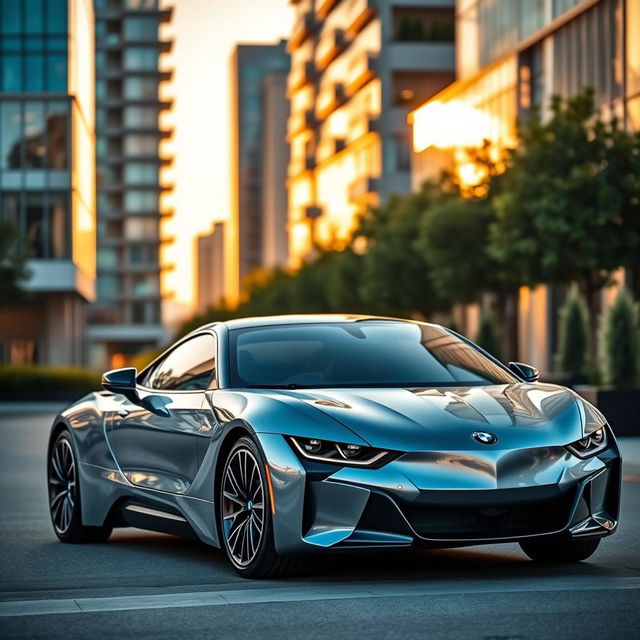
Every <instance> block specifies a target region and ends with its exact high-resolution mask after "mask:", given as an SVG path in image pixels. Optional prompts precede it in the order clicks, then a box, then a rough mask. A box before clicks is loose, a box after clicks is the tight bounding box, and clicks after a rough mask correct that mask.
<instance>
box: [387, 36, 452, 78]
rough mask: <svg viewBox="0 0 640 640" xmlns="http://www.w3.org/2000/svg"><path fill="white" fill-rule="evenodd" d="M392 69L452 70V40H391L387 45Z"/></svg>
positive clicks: (418, 70) (416, 70) (415, 70)
mask: <svg viewBox="0 0 640 640" xmlns="http://www.w3.org/2000/svg"><path fill="white" fill-rule="evenodd" d="M389 66H390V67H391V69H392V70H393V71H414V72H420V71H453V69H454V68H455V46H454V44H453V42H393V43H391V44H390V45H389Z"/></svg>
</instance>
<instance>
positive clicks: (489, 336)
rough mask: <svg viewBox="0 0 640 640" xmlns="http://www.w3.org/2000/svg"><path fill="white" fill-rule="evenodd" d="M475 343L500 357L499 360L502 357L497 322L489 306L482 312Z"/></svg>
mask: <svg viewBox="0 0 640 640" xmlns="http://www.w3.org/2000/svg"><path fill="white" fill-rule="evenodd" d="M475 343H476V344H477V345H478V346H480V347H482V348H483V349H484V350H485V351H488V352H489V353H490V354H491V355H492V356H494V357H495V358H498V360H501V359H502V354H501V352H502V349H501V348H500V339H499V338H498V332H497V330H496V323H495V320H494V317H493V314H492V313H491V311H490V310H489V309H488V308H484V309H483V310H482V313H481V314H480V326H479V327H478V334H477V335H476V339H475Z"/></svg>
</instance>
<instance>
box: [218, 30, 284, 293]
mask: <svg viewBox="0 0 640 640" xmlns="http://www.w3.org/2000/svg"><path fill="white" fill-rule="evenodd" d="M286 45H287V43H286V41H284V40H281V41H280V42H278V43H277V44H239V45H237V46H236V47H235V49H234V51H233V55H232V56H231V73H230V77H231V91H230V96H231V194H232V202H231V212H230V213H231V215H230V217H229V222H228V224H227V225H226V239H225V256H226V257H225V282H226V284H225V298H226V300H227V301H228V303H229V304H230V305H235V304H236V303H237V302H238V299H239V297H240V295H241V293H242V287H243V283H244V282H245V280H246V278H247V276H248V275H249V274H250V273H251V272H252V271H254V270H256V269H259V268H261V267H262V266H264V253H263V251H264V246H263V245H264V241H265V240H264V239H265V235H264V224H265V223H264V213H265V208H264V207H265V196H267V197H273V196H274V194H271V195H270V194H269V192H268V190H267V188H266V185H265V184H264V179H265V177H269V178H270V179H275V178H276V176H277V175H278V174H280V173H283V170H282V171H280V170H278V166H282V167H286V163H287V149H286V146H285V145H284V144H279V145H275V144H272V145H271V149H272V151H273V156H272V157H270V158H268V159H267V158H266V157H265V155H264V152H263V148H264V144H265V141H266V140H267V139H268V140H272V141H273V136H272V135H269V132H270V131H271V132H273V129H272V126H273V123H269V122H267V121H265V117H266V116H271V117H274V118H276V119H280V120H281V121H282V122H283V123H284V122H286V118H287V110H286V105H285V109H284V110H283V109H282V108H279V109H275V110H273V109H268V108H266V107H274V106H277V105H276V104H275V103H274V101H273V100H272V99H269V100H267V95H266V94H265V90H267V89H269V88H270V87H271V85H270V84H269V83H268V79H267V76H271V75H272V74H274V73H275V74H278V73H286V72H287V71H288V70H289V55H288V54H287V50H286ZM265 83H266V84H265ZM276 128H277V125H276ZM265 134H267V137H265ZM267 160H268V162H269V163H271V164H272V165H273V166H272V167H271V168H270V169H269V171H268V172H266V173H265V167H264V163H265V162H266V161H267ZM274 186H275V187H277V185H274Z"/></svg>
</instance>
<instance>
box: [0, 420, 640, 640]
mask: <svg viewBox="0 0 640 640" xmlns="http://www.w3.org/2000/svg"><path fill="white" fill-rule="evenodd" d="M53 414H54V411H53V409H48V408H45V409H44V410H41V411H38V410H34V411H32V412H27V411H25V410H20V411H16V412H15V413H12V412H10V411H8V410H7V409H4V410H3V412H2V413H0V438H1V440H0V443H1V446H0V498H1V500H2V503H1V510H2V511H1V512H2V519H1V522H0V539H1V541H2V542H1V543H0V544H1V545H2V551H1V555H0V589H1V593H0V600H1V601H0V637H2V638H18V637H19V638H58V637H60V638H76V637H91V636H93V637H136V638H169V637H176V636H178V635H180V636H193V635H197V636H203V635H204V636H206V637H212V638H217V637H230V636H232V637H233V636H236V637H239V638H240V637H247V636H248V635H249V634H252V635H253V636H255V637H257V638H260V639H264V638H280V639H281V638H298V637H304V638H326V637H335V638H396V637H403V638H427V637H429V638H455V639H466V638H469V639H472V638H473V639H482V640H515V639H518V640H525V639H536V640H538V639H542V638H580V639H582V640H584V639H587V638H607V637H625V636H627V637H629V638H631V637H637V629H638V625H639V624H640V606H639V605H640V544H639V543H638V535H639V532H640V464H639V460H638V457H637V449H638V444H637V440H636V441H632V440H629V441H623V442H622V443H621V446H622V449H623V456H624V454H625V451H626V450H627V448H628V449H629V451H633V452H634V455H633V456H631V461H630V462H629V463H628V464H626V465H625V472H624V475H625V482H624V486H623V494H622V518H621V525H620V528H619V531H618V533H617V534H616V535H615V536H613V537H611V538H609V539H606V540H605V541H604V542H603V543H602V544H601V547H600V548H599V550H598V551H597V552H596V554H595V555H594V556H593V558H592V559H591V561H587V562H583V563H581V564H578V565H573V566H551V567H549V566H546V567H545V566H537V565H535V564H534V563H532V562H530V561H528V560H527V559H526V557H525V556H524V554H523V553H522V552H521V551H520V549H519V547H517V545H512V544H505V545H500V546H495V547H472V548H466V549H459V550H450V551H448V550H446V551H445V550H442V551H428V552H427V551H423V552H419V553H403V554H390V553H385V554H375V555H373V554H364V555H350V556H345V555H331V556H325V557H323V558H322V559H319V560H317V561H314V563H312V564H311V565H310V566H309V568H308V569H307V570H306V571H305V572H304V574H303V575H301V576H299V577H296V578H292V579H287V580H281V581H265V582H254V581H247V580H243V579H242V578H240V577H238V576H237V575H236V574H235V573H234V572H233V570H232V569H231V568H230V566H229V565H228V564H227V562H226V560H225V558H224V556H223V553H222V552H221V551H218V550H215V549H212V548H209V547H207V546H205V545H203V544H201V543H199V542H195V541H191V540H183V539H180V538H176V537H172V536H168V535H161V534H153V533H148V532H144V531H136V530H133V529H120V530H116V531H115V532H114V534H113V536H112V537H111V539H110V540H109V542H108V543H107V544H103V545H78V546H74V545H66V544H62V543H60V542H58V541H57V538H56V537H55V535H54V533H53V530H52V528H51V523H50V521H49V514H48V510H47V497H46V489H45V450H46V443H47V437H48V432H49V427H50V424H51V420H52V417H53Z"/></svg>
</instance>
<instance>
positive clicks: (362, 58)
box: [288, 0, 454, 268]
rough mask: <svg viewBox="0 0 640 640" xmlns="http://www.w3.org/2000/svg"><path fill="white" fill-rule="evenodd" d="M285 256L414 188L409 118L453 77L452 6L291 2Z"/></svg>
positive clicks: (330, 241)
mask: <svg viewBox="0 0 640 640" xmlns="http://www.w3.org/2000/svg"><path fill="white" fill-rule="evenodd" d="M292 4H294V5H295V10H296V16H297V17H296V20H295V24H294V28H293V33H292V35H291V39H290V41H289V50H290V52H291V73H290V74H289V82H288V93H289V98H290V101H291V115H290V118H289V126H288V140H289V144H290V148H291V159H290V162H289V212H288V215H289V229H288V230H289V255H290V265H291V266H292V267H294V268H295V267H298V266H299V265H300V264H301V262H302V261H303V260H304V259H305V258H308V257H310V256H311V255H312V254H313V251H314V249H315V247H316V246H325V247H326V246H340V245H341V244H344V243H345V242H346V241H347V240H348V239H349V236H350V233H351V231H352V229H353V228H354V225H355V223H356V221H357V218H358V215H359V214H360V213H361V212H363V211H364V210H365V209H366V207H368V206H370V205H375V204H376V203H378V202H380V201H384V200H385V199H386V198H387V197H388V196H389V195H390V194H392V193H407V192H409V191H410V188H411V174H410V157H411V150H410V131H409V127H408V125H407V119H406V118H407V113H408V111H409V110H410V109H412V108H415V107H416V106H418V105H419V104H421V103H422V102H424V101H425V100H426V99H428V98H430V97H431V96H433V95H434V94H435V93H437V92H438V91H440V90H441V89H442V88H443V87H445V86H446V85H448V84H449V83H450V82H451V81H452V80H453V71H454V44H453V42H454V12H453V0H402V1H397V2H396V1H395V0H388V1H384V2H383V1H380V0H292Z"/></svg>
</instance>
